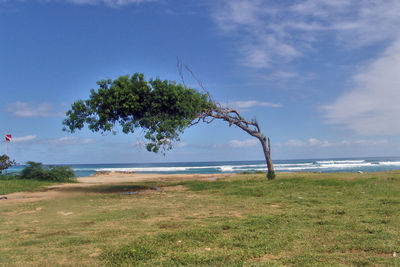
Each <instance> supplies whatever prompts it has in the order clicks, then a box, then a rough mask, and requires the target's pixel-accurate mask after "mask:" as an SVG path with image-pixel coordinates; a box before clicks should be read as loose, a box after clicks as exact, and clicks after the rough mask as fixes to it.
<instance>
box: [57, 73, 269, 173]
mask: <svg viewBox="0 0 400 267" xmlns="http://www.w3.org/2000/svg"><path fill="white" fill-rule="evenodd" d="M97 84H98V85H99V88H98V89H97V90H94V89H92V90H91V91H90V96H89V99H87V100H78V101H76V102H74V103H73V104H72V105H71V109H70V110H68V111H67V113H66V115H67V118H66V119H65V120H64V121H63V124H64V128H63V130H65V131H69V132H71V133H72V132H74V131H75V130H76V129H78V130H80V129H82V128H83V127H84V125H85V124H87V125H88V127H89V129H90V130H91V131H93V132H99V131H100V132H108V131H114V127H115V126H116V125H118V124H119V125H120V126H121V127H122V131H123V132H124V133H126V134H128V133H133V132H135V130H136V129H137V128H141V129H143V130H144V132H145V135H144V137H145V138H146V139H147V140H148V143H147V144H146V148H147V150H148V151H152V152H159V151H160V149H161V151H162V152H163V153H165V152H166V151H167V150H170V149H171V148H172V145H173V142H175V141H179V137H180V135H181V134H182V133H183V132H184V130H185V129H186V128H187V127H190V126H193V125H195V124H197V123H199V122H205V123H211V122H212V121H214V120H216V119H220V120H223V121H226V122H228V123H229V126H232V125H235V126H237V127H239V128H240V129H242V130H244V131H245V132H247V133H248V134H250V135H251V136H253V137H256V138H257V139H258V140H259V141H260V142H261V145H262V147H263V151H264V156H265V160H266V163H267V167H268V174H267V177H268V179H274V178H275V171H274V166H273V164H272V161H271V144H270V140H269V138H268V139H267V138H266V137H265V136H264V135H263V134H262V133H261V130H260V126H259V125H258V122H257V121H256V120H255V119H253V120H250V121H249V120H245V119H244V118H243V117H242V116H241V115H240V114H239V112H238V111H237V110H235V109H232V108H225V107H222V106H221V105H220V104H219V103H218V102H216V101H213V100H212V98H211V97H210V94H209V93H208V92H205V93H201V92H199V91H198V90H195V89H191V88H187V87H186V86H185V85H182V84H177V83H175V82H171V81H166V80H161V79H158V78H157V79H150V80H148V81H147V80H146V79H145V78H144V75H143V74H139V73H135V74H133V75H132V76H129V75H126V76H121V77H119V78H118V79H116V80H111V79H108V80H102V81H99V82H97Z"/></svg>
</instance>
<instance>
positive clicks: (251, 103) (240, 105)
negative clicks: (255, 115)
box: [223, 100, 282, 110]
mask: <svg viewBox="0 0 400 267" xmlns="http://www.w3.org/2000/svg"><path fill="white" fill-rule="evenodd" d="M223 106H227V107H230V108H237V109H242V110H243V109H244V110H246V109H249V108H253V107H271V108H280V107H282V105H281V104H279V103H271V102H265V101H256V100H248V101H231V102H228V103H223Z"/></svg>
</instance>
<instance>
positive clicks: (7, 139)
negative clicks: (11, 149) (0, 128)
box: [6, 134, 11, 142]
mask: <svg viewBox="0 0 400 267" xmlns="http://www.w3.org/2000/svg"><path fill="white" fill-rule="evenodd" d="M10 141H11V134H6V142H10Z"/></svg>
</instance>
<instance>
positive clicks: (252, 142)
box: [228, 139, 259, 148]
mask: <svg viewBox="0 0 400 267" xmlns="http://www.w3.org/2000/svg"><path fill="white" fill-rule="evenodd" d="M258 144H259V141H258V140H257V139H246V140H231V141H230V142H229V143H228V145H229V146H230V147H234V148H242V147H253V146H257V145H258Z"/></svg>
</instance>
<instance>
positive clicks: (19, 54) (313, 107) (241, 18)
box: [0, 0, 400, 163]
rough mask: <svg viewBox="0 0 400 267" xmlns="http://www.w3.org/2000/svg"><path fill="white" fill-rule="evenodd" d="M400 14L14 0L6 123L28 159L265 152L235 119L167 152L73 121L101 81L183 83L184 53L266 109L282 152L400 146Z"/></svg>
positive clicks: (268, 129)
mask: <svg viewBox="0 0 400 267" xmlns="http://www.w3.org/2000/svg"><path fill="white" fill-rule="evenodd" d="M399 14H400V2H399V1H397V0H387V1H374V0H357V1H356V0H354V1H349V0H335V1H331V0H303V1H277V0H275V1H272V0H271V1H258V0H229V1H225V0H219V1H215V0H214V1H191V0H187V1H172V0H171V1H169V0H29V1H23V0H0V25H1V27H0V36H1V37H0V40H1V42H0V78H1V81H2V84H1V92H2V94H1V95H2V96H1V98H0V112H1V113H0V114H1V116H0V131H1V133H2V134H6V133H11V134H12V135H13V137H14V138H13V141H12V142H11V143H10V144H9V145H8V154H9V155H10V156H11V158H13V159H15V160H16V161H17V162H25V161H28V160H34V161H41V162H44V163H118V162H127V163H128V162H138V163H141V162H173V161H214V160H218V161H221V160H257V159H260V160H261V159H263V156H262V148H261V146H260V145H259V144H258V143H257V141H256V140H255V139H252V138H251V137H250V136H249V135H247V134H246V133H244V132H242V131H241V130H240V129H237V128H233V127H232V128H230V127H228V125H225V124H224V123H223V122H214V123H213V124H210V125H197V126H195V127H192V128H190V129H187V130H186V132H185V133H184V134H183V136H182V141H181V142H180V143H177V144H175V148H174V149H173V150H172V151H170V152H168V153H167V154H166V156H162V155H158V154H154V153H150V152H147V151H146V150H145V148H144V147H143V142H145V140H144V138H143V135H144V134H143V132H142V131H140V130H138V131H137V134H134V135H125V134H123V133H122V132H121V131H119V133H118V134H117V135H115V136H114V135H112V134H108V135H101V134H98V133H92V132H90V131H88V130H87V129H85V130H83V131H80V132H77V133H76V134H73V135H71V134H68V133H65V132H62V131H61V129H62V125H61V122H62V120H63V118H64V114H65V111H66V110H68V108H69V106H70V104H71V103H72V102H74V101H76V100H78V99H84V98H87V97H88V95H89V90H90V89H91V88H95V87H96V81H98V80H101V79H104V78H117V77H118V76H120V75H125V74H132V73H134V72H141V73H144V74H145V75H146V77H147V78H150V77H160V78H162V79H167V80H176V81H178V82H179V81H180V77H179V74H178V71H177V67H176V63H177V58H179V59H180V60H182V61H183V62H184V63H185V64H187V65H189V66H190V68H191V69H192V70H193V72H194V73H195V74H196V75H197V76H198V77H199V78H200V79H201V80H202V82H203V84H204V86H205V87H206V88H207V89H208V90H209V91H210V92H211V94H212V96H213V98H214V99H215V100H217V101H219V102H221V103H224V104H226V105H228V106H231V107H235V108H237V109H239V110H240V111H241V113H242V115H243V116H245V117H247V118H249V119H250V118H253V117H256V118H257V119H258V121H259V123H260V126H261V128H262V131H263V133H264V134H265V135H267V136H269V137H270V138H271V141H272V158H273V159H295V158H297V159H298V158H300V159H301V158H321V157H323V158H331V157H364V156H400V141H399V138H398V136H399V134H400V119H399V118H400V116H399V114H400V105H399V103H400V75H399V73H400V28H399V27H398V25H400V16H399ZM185 79H186V83H187V84H189V85H190V86H193V87H198V86H197V83H196V81H195V80H193V79H191V77H190V75H189V74H188V73H186V74H185ZM117 130H118V129H117ZM3 145H4V142H3ZM1 150H3V148H1Z"/></svg>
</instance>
